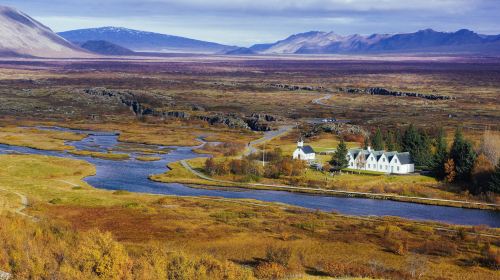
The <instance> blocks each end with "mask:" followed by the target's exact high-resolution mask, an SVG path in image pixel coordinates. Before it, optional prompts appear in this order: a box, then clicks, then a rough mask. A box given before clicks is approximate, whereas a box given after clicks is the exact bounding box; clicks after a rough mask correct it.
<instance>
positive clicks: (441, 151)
mask: <svg viewBox="0 0 500 280" xmlns="http://www.w3.org/2000/svg"><path fill="white" fill-rule="evenodd" d="M447 146H448V145H447V143H446V138H445V131H444V129H443V128H441V129H440V130H439V134H438V137H437V138H436V152H435V154H434V157H433V159H432V165H433V170H434V174H436V177H437V178H439V179H443V178H444V176H445V170H444V164H445V163H446V161H447V160H448V149H447Z"/></svg>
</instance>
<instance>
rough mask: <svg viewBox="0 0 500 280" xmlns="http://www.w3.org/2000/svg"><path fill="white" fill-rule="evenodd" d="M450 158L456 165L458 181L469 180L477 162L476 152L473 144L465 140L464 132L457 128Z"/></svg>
mask: <svg viewBox="0 0 500 280" xmlns="http://www.w3.org/2000/svg"><path fill="white" fill-rule="evenodd" d="M450 157H451V158H452V159H453V162H454V163H455V171H456V173H457V179H460V180H469V179H470V177H471V172H472V168H473V167H474V162H475V161H476V152H474V149H473V148H472V143H471V142H469V141H467V140H466V139H464V137H463V135H462V131H461V130H460V129H458V128H457V130H456V131H455V138H454V140H453V145H452V146H451V150H450Z"/></svg>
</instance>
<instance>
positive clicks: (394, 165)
mask: <svg viewBox="0 0 500 280" xmlns="http://www.w3.org/2000/svg"><path fill="white" fill-rule="evenodd" d="M347 158H348V159H349V164H348V167H349V168H350V169H357V170H368V171H378V172H385V173H389V174H390V173H394V174H408V173H413V172H414V171H415V165H414V164H413V162H412V160H411V156H410V153H398V152H386V151H373V150H372V149H371V148H370V147H368V149H367V150H363V149H352V150H349V152H348V153H347Z"/></svg>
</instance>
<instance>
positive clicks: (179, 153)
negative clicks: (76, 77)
mask: <svg viewBox="0 0 500 280" xmlns="http://www.w3.org/2000/svg"><path fill="white" fill-rule="evenodd" d="M41 129H55V130H64V131H71V132H76V133H85V134H88V135H89V136H88V137H86V138H84V139H83V140H81V141H68V142H67V144H68V145H72V146H74V147H75V148H76V149H77V150H90V151H99V152H106V151H108V150H110V149H112V150H119V149H120V148H122V149H125V150H124V152H126V149H127V145H133V144H126V143H122V142H119V141H118V135H117V133H101V132H90V131H82V130H73V129H65V128H57V127H50V128H47V127H43V128H41ZM137 147H140V148H148V149H156V150H158V149H160V150H164V153H158V154H152V155H148V156H155V157H156V156H158V157H160V158H161V159H160V160H158V161H149V162H148V161H139V160H137V159H136V157H137V156H141V155H143V154H141V153H140V152H137V151H134V152H127V153H128V154H130V156H131V158H130V159H129V160H120V161H114V160H106V159H99V158H92V157H89V156H77V155H72V154H70V153H67V152H65V151H62V152H60V151H44V150H36V149H32V148H27V147H19V146H10V145H3V144H0V153H3V154H5V153H22V154H37V155H48V156H56V157H64V158H74V159H83V160H86V161H88V162H90V163H92V164H93V165H95V167H96V174H95V176H90V177H87V178H85V179H84V180H85V181H86V182H87V183H89V184H90V185H92V186H93V187H95V188H99V189H106V190H126V191H130V192H139V193H151V194H165V195H177V196H209V197H224V198H235V199H256V200H261V201H267V202H279V203H284V204H289V205H295V206H300V207H305V208H309V209H314V210H316V209H317V210H322V211H335V212H339V213H342V214H346V215H357V216H397V217H402V218H406V219H412V220H428V221H437V222H444V223H451V224H460V225H488V226H490V227H500V212H498V211H490V210H477V209H466V208H455V207H446V206H433V205H424V204H417V203H407V202H398V201H391V200H379V199H367V198H349V197H339V196H327V195H316V194H314V195H312V194H301V193H291V192H286V191H267V190H247V189H234V188H230V189H222V188H221V189H217V188H212V189H204V188H193V187H189V186H186V185H183V184H177V183H160V182H153V181H151V180H149V179H148V177H149V175H151V174H159V173H164V172H165V171H167V168H166V165H167V164H168V163H171V162H175V161H179V160H182V159H190V158H196V157H200V156H203V155H200V154H196V153H194V152H193V149H194V148H193V147H161V146H150V145H135V146H134V148H137Z"/></svg>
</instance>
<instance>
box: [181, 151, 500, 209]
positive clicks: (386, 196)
mask: <svg viewBox="0 0 500 280" xmlns="http://www.w3.org/2000/svg"><path fill="white" fill-rule="evenodd" d="M181 165H182V166H183V167H184V168H186V169H187V170H189V171H190V172H191V173H193V174H194V175H196V176H198V177H200V178H202V179H205V180H208V181H212V182H217V183H229V184H241V183H237V182H232V181H225V180H217V179H213V178H211V177H209V176H206V175H205V174H202V173H200V172H198V171H196V170H194V169H193V168H192V167H191V166H190V165H189V163H187V162H186V161H185V160H181ZM246 185H248V186H250V187H252V186H254V187H270V188H274V189H281V190H296V191H306V192H311V191H312V192H319V193H324V194H329V193H330V194H340V195H345V196H362V197H368V198H382V199H390V198H394V199H410V200H416V201H424V202H447V203H460V204H464V205H475V206H491V207H495V208H500V205H498V204H494V203H482V202H471V201H463V200H451V199H440V198H427V197H417V196H404V195H396V194H375V193H368V192H352V191H341V190H331V189H322V188H308V187H294V186H288V185H272V184H261V183H246Z"/></svg>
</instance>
